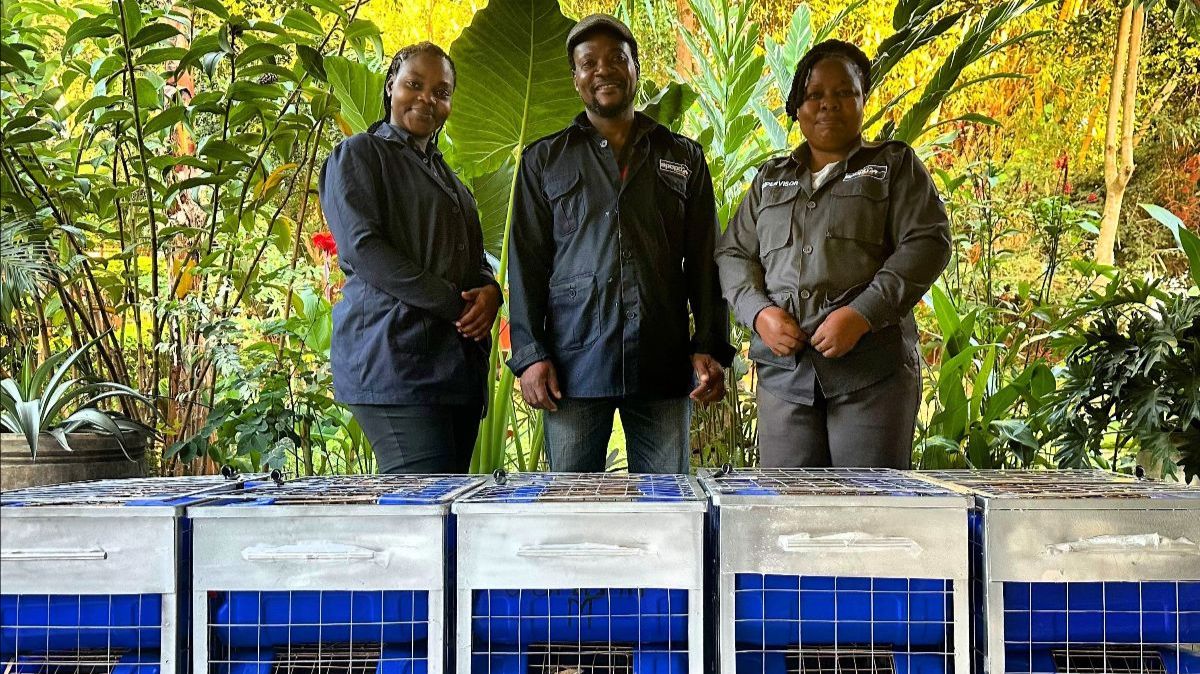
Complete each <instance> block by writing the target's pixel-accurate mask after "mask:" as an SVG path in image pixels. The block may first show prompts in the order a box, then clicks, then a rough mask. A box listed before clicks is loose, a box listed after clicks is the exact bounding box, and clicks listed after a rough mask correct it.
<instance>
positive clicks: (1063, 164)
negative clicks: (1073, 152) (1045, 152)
mask: <svg viewBox="0 0 1200 674" xmlns="http://www.w3.org/2000/svg"><path fill="white" fill-rule="evenodd" d="M1069 163H1070V160H1069V159H1067V153H1066V152H1064V153H1062V154H1060V155H1059V156H1058V159H1056V160H1055V161H1054V168H1056V169H1058V170H1059V171H1066V170H1067V165H1068V164H1069Z"/></svg>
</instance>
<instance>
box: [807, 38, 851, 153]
mask: <svg viewBox="0 0 1200 674" xmlns="http://www.w3.org/2000/svg"><path fill="white" fill-rule="evenodd" d="M863 98H864V97H863V92H862V83H861V82H860V81H859V76H858V73H857V71H856V70H855V69H854V67H853V66H851V65H850V64H849V63H847V62H846V60H845V59H841V58H825V59H821V60H820V61H818V62H817V64H816V65H815V66H813V69H812V73H810V74H809V76H808V83H807V84H806V85H805V87H804V101H803V102H802V103H801V105H800V107H799V108H797V109H796V121H797V122H798V123H799V124H800V131H801V132H802V133H804V138H805V139H806V140H807V141H808V142H809V145H811V146H812V147H813V148H815V149H817V150H821V151H824V152H842V151H844V150H845V149H847V148H848V147H849V146H850V145H852V144H853V143H854V141H855V140H856V139H857V138H858V136H859V134H860V133H862V123H863Z"/></svg>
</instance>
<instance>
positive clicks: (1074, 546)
mask: <svg viewBox="0 0 1200 674" xmlns="http://www.w3.org/2000/svg"><path fill="white" fill-rule="evenodd" d="M1130 552H1146V553H1150V554H1155V555H1182V556H1188V557H1195V556H1197V555H1200V545H1197V544H1196V542H1194V541H1192V540H1191V539H1188V538H1168V537H1166V536H1163V535H1162V534H1123V535H1101V536H1092V537H1091V538H1081V539H1079V540H1077V541H1067V542H1063V543H1051V544H1050V545H1047V546H1046V554H1047V555H1068V554H1113V553H1126V554H1127V553H1130Z"/></svg>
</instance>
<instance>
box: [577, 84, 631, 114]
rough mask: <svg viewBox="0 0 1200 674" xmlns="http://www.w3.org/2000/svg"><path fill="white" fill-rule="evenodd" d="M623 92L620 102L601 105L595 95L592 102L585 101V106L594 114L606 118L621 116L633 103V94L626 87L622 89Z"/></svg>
mask: <svg viewBox="0 0 1200 674" xmlns="http://www.w3.org/2000/svg"><path fill="white" fill-rule="evenodd" d="M621 93H622V98H621V101H620V102H619V103H613V104H611V105H601V104H600V103H599V102H598V101H597V99H596V97H595V96H593V97H592V100H591V102H590V103H584V107H585V108H587V109H588V111H589V112H591V113H592V114H594V115H596V116H598V117H603V118H605V119H612V118H615V117H620V116H622V115H623V114H624V113H625V111H626V110H628V109H629V108H630V106H632V105H633V96H632V95H630V93H629V91H628V90H627V89H626V90H622V92H621Z"/></svg>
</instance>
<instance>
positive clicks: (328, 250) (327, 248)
mask: <svg viewBox="0 0 1200 674" xmlns="http://www.w3.org/2000/svg"><path fill="white" fill-rule="evenodd" d="M312 242H313V245H314V246H316V247H317V248H319V249H320V250H322V251H324V252H325V254H326V255H337V242H336V241H334V240H333V234H332V233H330V232H329V230H322V231H320V232H314V233H313V235H312Z"/></svg>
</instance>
